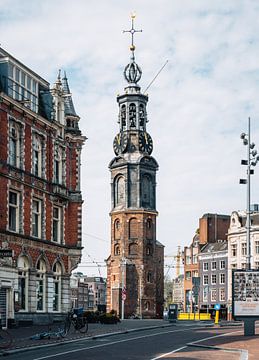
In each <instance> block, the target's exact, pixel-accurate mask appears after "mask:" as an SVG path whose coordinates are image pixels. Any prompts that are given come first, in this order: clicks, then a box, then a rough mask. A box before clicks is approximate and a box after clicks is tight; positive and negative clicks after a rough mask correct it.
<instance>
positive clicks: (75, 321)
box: [64, 308, 88, 335]
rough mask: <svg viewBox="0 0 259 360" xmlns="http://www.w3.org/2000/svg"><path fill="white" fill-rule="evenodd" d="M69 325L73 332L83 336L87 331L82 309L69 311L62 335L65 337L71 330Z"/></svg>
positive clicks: (86, 322)
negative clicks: (72, 327) (75, 331)
mask: <svg viewBox="0 0 259 360" xmlns="http://www.w3.org/2000/svg"><path fill="white" fill-rule="evenodd" d="M71 324H72V325H73V326H74V329H75V330H78V331H79V332H80V333H81V334H85V333H87V331H88V321H87V319H86V317H84V316H83V308H75V309H71V310H70V311H69V312H68V314H67V317H66V319H65V324H64V333H65V335H67V333H68V332H69V330H70V328H71Z"/></svg>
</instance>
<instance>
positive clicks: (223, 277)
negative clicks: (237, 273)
mask: <svg viewBox="0 0 259 360" xmlns="http://www.w3.org/2000/svg"><path fill="white" fill-rule="evenodd" d="M219 283H220V284H221V285H223V284H225V283H226V274H225V273H221V274H220V275H219Z"/></svg>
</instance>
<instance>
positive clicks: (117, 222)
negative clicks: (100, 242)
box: [114, 219, 121, 240]
mask: <svg viewBox="0 0 259 360" xmlns="http://www.w3.org/2000/svg"><path fill="white" fill-rule="evenodd" d="M120 228H121V224H120V220H119V219H116V220H115V221H114V239H116V240H118V239H120Z"/></svg>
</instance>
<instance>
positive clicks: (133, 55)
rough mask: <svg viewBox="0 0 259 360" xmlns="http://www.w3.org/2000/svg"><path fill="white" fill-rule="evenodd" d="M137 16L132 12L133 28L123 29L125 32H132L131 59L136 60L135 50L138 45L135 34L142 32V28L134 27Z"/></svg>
mask: <svg viewBox="0 0 259 360" xmlns="http://www.w3.org/2000/svg"><path fill="white" fill-rule="evenodd" d="M135 17H136V14H135V13H132V14H131V29H130V30H123V33H126V32H128V33H130V34H131V46H130V51H131V54H132V56H131V60H132V61H135V54H134V51H135V49H136V46H135V45H134V34H135V33H136V32H142V30H136V29H135V28H134V20H135Z"/></svg>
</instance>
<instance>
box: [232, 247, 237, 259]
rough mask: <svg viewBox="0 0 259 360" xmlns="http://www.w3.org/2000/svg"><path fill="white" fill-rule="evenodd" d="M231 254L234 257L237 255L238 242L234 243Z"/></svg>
mask: <svg viewBox="0 0 259 360" xmlns="http://www.w3.org/2000/svg"><path fill="white" fill-rule="evenodd" d="M231 256H232V257H237V244H232V245H231Z"/></svg>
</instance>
